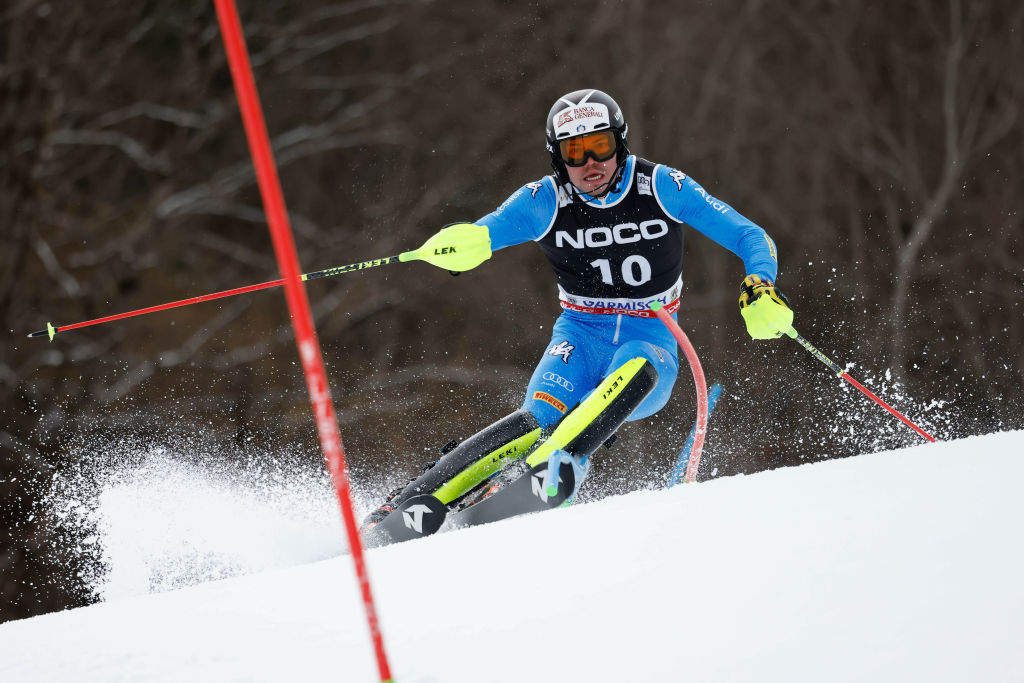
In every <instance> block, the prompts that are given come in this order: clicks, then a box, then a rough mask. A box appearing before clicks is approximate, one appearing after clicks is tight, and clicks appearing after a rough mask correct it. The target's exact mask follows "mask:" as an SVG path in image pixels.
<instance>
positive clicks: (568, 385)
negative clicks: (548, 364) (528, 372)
mask: <svg viewBox="0 0 1024 683" xmlns="http://www.w3.org/2000/svg"><path fill="white" fill-rule="evenodd" d="M544 379H545V380H547V381H548V382H554V383H555V384H557V385H558V386H560V387H564V388H565V389H566V390H567V391H572V390H573V386H572V382H570V381H569V380H567V379H566V378H564V377H562V376H561V375H556V374H555V373H553V372H545V373H544Z"/></svg>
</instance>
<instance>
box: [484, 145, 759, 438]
mask: <svg viewBox="0 0 1024 683" xmlns="http://www.w3.org/2000/svg"><path fill="white" fill-rule="evenodd" d="M476 223H477V224H478V225H486V226H487V228H488V230H489V233H490V237H491V247H492V249H494V250H499V249H503V248H505V247H508V246H512V245H514V244H521V243H523V242H528V241H534V242H537V243H538V244H539V245H540V248H541V250H542V251H543V252H544V255H545V256H546V257H547V259H548V261H549V262H550V264H551V267H552V269H553V270H554V272H555V276H556V278H557V281H558V291H559V300H560V303H561V305H562V307H563V309H565V310H564V311H563V313H562V315H561V316H559V318H558V320H557V321H556V323H555V325H554V328H553V334H552V338H551V342H550V344H549V345H548V347H547V349H546V350H545V352H544V355H543V356H542V358H541V360H540V362H539V363H538V365H537V368H536V370H534V373H533V377H532V378H531V380H530V384H529V386H528V387H527V392H526V399H525V401H524V404H523V407H524V408H526V409H527V410H529V411H530V412H531V413H533V415H534V416H535V417H536V418H537V421H538V422H539V423H540V424H541V425H542V426H549V425H551V424H554V423H555V422H557V421H558V420H559V419H561V418H562V416H563V415H564V414H565V413H566V412H567V411H569V410H571V409H572V408H573V407H574V406H575V405H576V404H577V403H579V402H580V401H581V400H582V399H583V398H585V397H586V395H587V394H588V393H589V392H590V391H591V390H592V389H593V388H594V387H596V386H597V385H598V384H599V383H600V381H601V380H602V379H603V378H604V377H605V376H606V375H607V374H608V373H609V372H611V371H612V370H614V369H615V368H617V367H619V366H621V365H622V364H623V363H625V362H626V361H628V360H629V359H631V358H636V357H644V358H647V359H648V360H649V361H650V362H651V363H652V364H653V365H654V367H655V369H656V370H657V371H658V377H659V379H658V385H657V387H656V388H655V390H654V391H653V392H652V393H651V394H650V395H649V396H648V397H647V398H646V399H645V400H644V401H643V403H641V404H640V405H639V406H638V407H637V409H636V410H635V411H634V412H633V414H632V415H631V416H630V418H629V419H630V420H638V419H641V418H644V417H647V416H649V415H653V414H654V413H656V412H657V411H658V410H660V409H661V408H662V407H663V406H664V405H665V403H666V402H667V401H668V398H669V395H670V394H671V391H672V385H673V384H674V383H675V379H676V375H677V374H678V366H679V360H678V355H677V350H676V344H675V340H674V339H673V338H672V336H671V334H670V333H669V332H668V330H667V329H666V328H665V326H664V325H662V323H661V322H660V321H658V320H655V319H654V317H655V316H654V314H653V312H652V311H651V310H650V304H651V303H652V302H654V301H659V302H661V304H662V305H663V306H665V308H666V310H667V311H668V312H669V313H671V314H673V315H675V312H676V311H677V310H678V308H679V296H680V293H681V290H682V271H683V229H682V225H683V224H684V223H685V224H687V225H689V226H691V227H693V228H694V229H696V230H697V231H699V232H701V233H703V234H704V235H706V236H708V237H710V238H711V239H712V240H714V241H715V242H717V243H718V244H720V245H722V246H723V247H725V248H726V249H728V250H729V251H731V252H733V253H734V254H736V255H737V256H739V257H740V258H741V259H742V260H743V264H744V266H745V269H746V273H745V274H747V275H751V274H756V275H760V276H761V277H762V278H763V279H767V280H771V281H774V280H775V278H776V275H777V271H778V259H777V255H776V250H775V244H774V242H772V240H771V238H770V237H768V234H767V233H766V232H765V231H764V230H763V229H762V228H760V227H759V226H757V225H755V224H754V223H753V222H751V221H750V220H749V219H747V218H745V217H744V216H742V215H741V214H740V213H738V212H737V211H736V210H735V209H733V208H732V207H731V206H729V205H728V204H726V203H724V202H721V201H719V200H717V199H715V198H714V197H712V196H711V195H709V194H708V193H707V192H706V191H705V190H704V188H702V187H701V186H700V185H699V184H698V183H697V182H696V181H694V180H693V179H692V178H690V177H688V176H686V175H685V174H684V173H682V172H680V171H677V170H675V169H672V168H669V167H667V166H663V165H660V164H653V163H652V162H649V161H647V160H645V159H640V158H638V157H635V156H630V157H628V158H627V159H626V162H625V164H624V168H623V172H622V177H621V179H620V180H619V182H618V184H617V186H616V187H615V188H614V190H613V191H612V192H609V193H608V194H607V195H605V196H604V197H602V198H592V197H589V196H587V195H585V194H583V195H581V194H579V193H578V192H576V191H575V190H573V189H572V188H568V187H565V186H559V185H558V184H557V182H556V181H555V178H554V177H553V176H545V177H544V178H542V179H541V180H539V181H537V182H532V183H527V184H526V185H524V186H523V187H521V188H520V189H518V190H517V191H516V192H515V193H513V194H512V196H510V197H509V198H508V199H507V200H506V201H505V202H504V203H503V204H502V205H501V206H499V207H498V208H497V209H496V210H495V211H493V212H492V213H490V214H488V215H486V216H484V217H483V218H480V219H479V220H478V221H476Z"/></svg>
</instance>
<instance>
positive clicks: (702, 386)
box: [651, 301, 708, 483]
mask: <svg viewBox="0 0 1024 683" xmlns="http://www.w3.org/2000/svg"><path fill="white" fill-rule="evenodd" d="M651 310H652V311H654V314H655V315H656V316H658V320H660V321H661V322H663V323H664V324H665V327H667V328H668V331H669V332H671V333H672V336H673V337H675V338H676V341H677V342H678V343H679V348H681V349H682V350H683V353H684V354H686V360H687V361H689V363H690V372H692V373H693V382H694V384H695V385H696V386H697V429H696V430H695V431H694V433H693V446H692V448H691V449H690V459H689V461H688V462H687V464H686V475H685V476H684V478H683V481H685V482H687V483H693V482H694V481H696V480H697V468H698V467H699V466H700V456H701V453H702V452H703V451H704V435H705V434H707V431H708V385H707V382H705V380H704V368H703V367H701V364H700V358H698V357H697V350H696V349H695V348H693V344H691V343H690V339H689V338H688V337H687V336H686V333H685V332H683V328H681V327H679V324H678V323H677V322H676V321H675V320H673V319H672V316H670V315H669V314H668V313H666V312H665V309H664V308H663V307H662V305H661V302H658V301H655V302H653V303H651Z"/></svg>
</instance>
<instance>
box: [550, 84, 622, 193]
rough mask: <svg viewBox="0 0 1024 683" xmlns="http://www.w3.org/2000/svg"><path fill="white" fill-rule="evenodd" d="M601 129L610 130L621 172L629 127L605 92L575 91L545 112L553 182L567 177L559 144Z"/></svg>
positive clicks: (562, 182)
mask: <svg viewBox="0 0 1024 683" xmlns="http://www.w3.org/2000/svg"><path fill="white" fill-rule="evenodd" d="M602 130H611V131H612V133H614V135H615V144H616V148H615V160H616V162H617V163H618V165H619V167H620V169H621V167H622V164H623V163H624V162H625V160H626V157H627V156H629V148H628V147H627V146H626V133H627V132H628V131H629V125H627V124H626V118H625V117H624V116H623V115H622V109H621V108H620V107H619V105H618V103H617V102H616V101H615V100H613V99H612V98H611V96H610V95H608V94H607V93H604V92H601V91H600V90H593V89H591V90H577V91H575V92H571V93H568V94H566V95H562V96H561V97H559V98H558V100H556V101H555V104H554V105H553V106H552V107H551V111H549V112H548V121H547V127H546V134H547V135H546V137H547V149H548V153H549V154H550V155H551V167H552V168H554V169H555V180H557V181H558V183H559V184H561V185H564V184H566V183H568V182H569V174H568V172H566V170H565V162H564V161H562V156H561V154H560V152H559V149H558V145H559V143H560V142H562V141H563V140H568V139H570V138H574V137H578V136H580V135H587V134H588V133H594V132H597V131H602Z"/></svg>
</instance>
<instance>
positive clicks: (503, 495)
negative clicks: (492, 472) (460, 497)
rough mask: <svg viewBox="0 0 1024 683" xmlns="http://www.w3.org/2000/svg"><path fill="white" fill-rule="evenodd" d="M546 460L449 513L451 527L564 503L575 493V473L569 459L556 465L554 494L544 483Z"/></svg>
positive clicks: (499, 518) (493, 520)
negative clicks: (491, 492) (556, 479)
mask: <svg viewBox="0 0 1024 683" xmlns="http://www.w3.org/2000/svg"><path fill="white" fill-rule="evenodd" d="M547 470H548V463H546V462H542V463H540V464H538V465H535V466H534V467H532V468H531V469H529V470H527V471H526V472H525V473H523V474H522V475H521V476H520V477H519V478H517V479H515V480H513V481H512V482H511V483H509V484H507V485H505V486H504V487H502V488H500V489H498V491H497V492H495V493H494V494H492V495H490V496H488V497H487V498H484V499H483V500H482V501H480V502H479V503H475V504H474V505H471V506H470V507H468V508H465V509H464V510H461V511H459V512H456V513H455V514H453V515H451V517H450V518H449V519H450V522H449V524H450V526H451V528H453V529H459V528H464V527H470V526H476V525H478V524H487V523H489V522H497V521H498V520H501V519H507V518H509V517H515V516H516V515H522V514H526V513H528V512H541V511H543V510H550V509H552V508H556V507H559V506H561V505H563V504H564V503H565V502H566V501H567V500H569V498H570V497H571V496H572V495H573V494H574V493H575V492H576V476H575V472H574V470H573V467H572V465H571V464H570V463H568V462H562V463H560V465H559V468H558V488H557V490H556V491H555V493H554V495H553V496H549V495H548V493H549V490H548V489H547V487H546V486H545V482H544V477H545V475H546V474H547Z"/></svg>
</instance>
